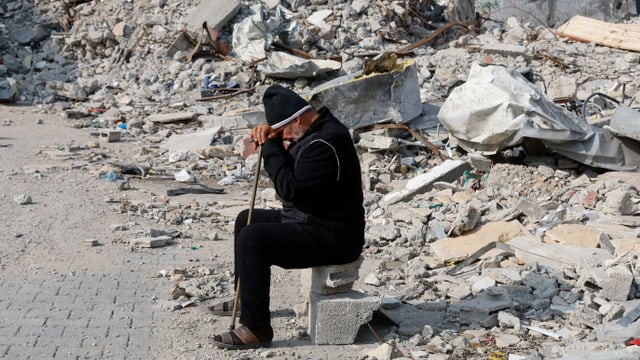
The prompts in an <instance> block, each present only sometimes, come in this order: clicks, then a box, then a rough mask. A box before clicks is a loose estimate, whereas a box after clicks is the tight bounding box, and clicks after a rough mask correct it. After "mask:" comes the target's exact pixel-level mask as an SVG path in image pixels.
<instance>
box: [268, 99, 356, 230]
mask: <svg viewBox="0 0 640 360" xmlns="http://www.w3.org/2000/svg"><path fill="white" fill-rule="evenodd" d="M319 114H320V116H319V117H318V118H317V119H316V120H315V121H314V122H313V123H311V125H310V126H309V128H308V129H307V131H306V132H305V134H304V135H303V136H302V137H301V138H300V139H298V141H297V142H296V143H295V144H293V145H292V146H290V147H289V148H288V149H286V150H285V148H284V146H283V142H282V140H281V139H269V140H267V141H266V142H265V143H264V145H263V148H262V156H263V159H264V167H265V170H266V171H267V173H268V174H269V177H270V178H271V180H272V181H273V184H274V186H275V189H276V192H277V193H278V195H279V196H280V198H281V199H282V202H283V218H284V216H285V215H286V214H287V212H288V211H292V210H293V213H294V216H295V212H296V211H297V212H298V213H302V214H304V215H305V216H304V219H309V218H310V219H312V220H313V221H316V222H319V223H321V224H324V225H330V224H331V223H336V225H348V226H354V227H356V228H364V208H363V206H362V202H363V195H362V180H361V173H360V161H359V159H358V155H357V153H356V149H355V146H354V144H353V141H352V139H351V136H350V134H349V131H348V129H347V128H346V126H344V125H343V124H342V123H341V122H340V121H338V120H337V119H336V118H335V117H334V116H333V115H332V114H331V112H330V111H329V110H328V109H327V108H322V109H320V111H319Z"/></svg>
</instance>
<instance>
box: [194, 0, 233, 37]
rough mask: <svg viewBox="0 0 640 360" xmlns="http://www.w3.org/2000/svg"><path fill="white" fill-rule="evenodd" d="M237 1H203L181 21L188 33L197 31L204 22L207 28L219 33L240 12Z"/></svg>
mask: <svg viewBox="0 0 640 360" xmlns="http://www.w3.org/2000/svg"><path fill="white" fill-rule="evenodd" d="M240 5H241V3H240V1H239V0H203V1H202V2H200V5H198V6H196V7H195V8H193V9H191V11H189V13H188V14H187V16H185V18H184V19H183V20H182V23H183V24H185V25H186V27H187V29H188V30H189V31H194V32H196V31H199V30H200V29H202V24H203V23H204V22H205V21H206V22H207V25H209V27H211V28H213V29H215V30H216V31H219V30H220V29H221V28H222V27H223V26H224V25H225V24H226V23H227V22H228V21H229V20H231V19H232V18H233V17H234V16H236V14H237V13H238V11H239V10H240Z"/></svg>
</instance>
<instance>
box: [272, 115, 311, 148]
mask: <svg viewBox="0 0 640 360" xmlns="http://www.w3.org/2000/svg"><path fill="white" fill-rule="evenodd" d="M305 131H306V129H305V128H303V127H302V126H301V125H300V121H299V118H295V119H294V120H293V121H291V122H290V123H288V124H287V125H284V126H282V127H280V128H278V129H276V132H277V133H278V134H279V135H280V137H281V138H282V140H285V141H289V142H292V143H294V142H296V141H298V139H300V138H301V137H302V135H304V133H305Z"/></svg>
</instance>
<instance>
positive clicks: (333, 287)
mask: <svg viewBox="0 0 640 360" xmlns="http://www.w3.org/2000/svg"><path fill="white" fill-rule="evenodd" d="M363 261H364V257H362V256H360V257H359V258H358V259H357V260H356V261H353V262H350V263H347V264H342V265H328V266H318V267H314V268H309V269H303V270H302V272H301V274H300V281H301V283H302V292H303V294H306V293H309V292H311V293H315V294H320V295H327V294H338V293H347V292H349V291H351V288H352V287H353V283H354V282H355V281H356V280H358V270H360V265H361V264H362V262H363Z"/></svg>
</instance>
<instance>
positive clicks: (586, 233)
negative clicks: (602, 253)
mask: <svg viewBox="0 0 640 360" xmlns="http://www.w3.org/2000/svg"><path fill="white" fill-rule="evenodd" d="M600 234H602V231H600V230H599V229H597V228H595V227H592V226H589V225H582V224H558V225H556V226H554V227H552V228H551V229H549V230H547V231H546V232H545V236H544V242H546V243H558V244H567V245H576V246H583V247H589V248H595V247H598V244H599V243H600Z"/></svg>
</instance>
